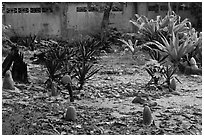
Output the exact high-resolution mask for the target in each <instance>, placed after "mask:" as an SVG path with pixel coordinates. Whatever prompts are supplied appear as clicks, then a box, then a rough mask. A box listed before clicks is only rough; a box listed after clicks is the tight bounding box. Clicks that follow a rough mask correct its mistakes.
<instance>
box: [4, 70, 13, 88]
mask: <svg viewBox="0 0 204 137" xmlns="http://www.w3.org/2000/svg"><path fill="white" fill-rule="evenodd" d="M3 89H10V90H15V86H14V81H13V78H12V75H11V71H10V70H7V71H6V73H5V77H4V81H3Z"/></svg>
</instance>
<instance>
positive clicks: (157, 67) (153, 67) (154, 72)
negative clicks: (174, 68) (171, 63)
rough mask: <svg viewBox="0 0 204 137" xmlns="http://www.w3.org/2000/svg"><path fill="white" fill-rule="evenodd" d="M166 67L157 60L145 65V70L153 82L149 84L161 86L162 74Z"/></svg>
mask: <svg viewBox="0 0 204 137" xmlns="http://www.w3.org/2000/svg"><path fill="white" fill-rule="evenodd" d="M163 69H164V67H163V66H162V65H161V64H160V63H159V62H158V61H157V60H152V59H151V60H150V61H148V62H147V63H146V65H145V70H146V71H147V73H148V74H149V75H150V76H151V80H150V81H149V82H148V84H152V83H153V84H155V85H158V84H159V80H160V79H161V78H162V72H163Z"/></svg>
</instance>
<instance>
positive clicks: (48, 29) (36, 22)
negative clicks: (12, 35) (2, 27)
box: [4, 3, 61, 36]
mask: <svg viewBox="0 0 204 137" xmlns="http://www.w3.org/2000/svg"><path fill="white" fill-rule="evenodd" d="M7 7H9V8H39V7H40V4H38V3H23V4H22V3H10V4H9V5H7V4H6V8H7ZM4 16H5V17H4V23H5V24H10V25H11V26H12V27H13V28H14V30H15V32H16V33H17V34H19V35H20V36H28V35H30V34H31V35H34V34H36V35H40V36H47V35H50V36H52V35H55V36H56V35H60V34H61V29H60V16H59V15H58V14H47V13H12V14H11V13H8V14H5V15H4Z"/></svg>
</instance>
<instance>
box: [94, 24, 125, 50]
mask: <svg viewBox="0 0 204 137" xmlns="http://www.w3.org/2000/svg"><path fill="white" fill-rule="evenodd" d="M90 36H91V37H93V38H94V39H95V40H96V41H98V42H99V45H98V46H99V47H100V50H105V51H106V52H107V53H110V52H112V48H111V45H112V44H115V45H117V44H119V43H118V39H119V38H120V37H121V36H122V33H121V32H120V31H118V30H117V29H116V28H111V27H109V28H106V29H105V30H104V31H103V32H99V33H96V34H90Z"/></svg>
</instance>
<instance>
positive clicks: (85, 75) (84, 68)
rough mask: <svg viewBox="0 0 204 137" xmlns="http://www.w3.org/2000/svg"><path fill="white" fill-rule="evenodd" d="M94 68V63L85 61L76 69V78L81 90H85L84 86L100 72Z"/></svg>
mask: <svg viewBox="0 0 204 137" xmlns="http://www.w3.org/2000/svg"><path fill="white" fill-rule="evenodd" d="M93 66H94V65H93V64H92V63H90V62H85V61H83V62H82V63H78V64H77V65H76V67H75V68H74V73H75V75H74V76H75V78H76V79H77V80H78V83H79V88H78V89H79V90H81V89H82V88H83V85H84V84H85V82H87V80H88V79H90V78H91V77H92V76H93V75H94V74H96V73H97V72H98V71H99V68H93Z"/></svg>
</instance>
